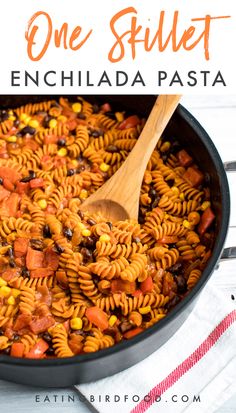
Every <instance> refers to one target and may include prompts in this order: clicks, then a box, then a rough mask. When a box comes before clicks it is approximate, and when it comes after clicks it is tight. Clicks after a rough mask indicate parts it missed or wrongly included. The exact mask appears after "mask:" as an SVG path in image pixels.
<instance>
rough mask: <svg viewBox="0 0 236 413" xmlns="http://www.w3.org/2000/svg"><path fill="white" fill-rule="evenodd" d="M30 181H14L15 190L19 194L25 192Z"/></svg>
mask: <svg viewBox="0 0 236 413" xmlns="http://www.w3.org/2000/svg"><path fill="white" fill-rule="evenodd" d="M29 187H30V183H29V182H19V181H18V182H17V183H16V192H17V193H18V194H20V195H23V194H26V193H27V191H28V190H29Z"/></svg>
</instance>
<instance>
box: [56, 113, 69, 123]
mask: <svg viewBox="0 0 236 413" xmlns="http://www.w3.org/2000/svg"><path fill="white" fill-rule="evenodd" d="M57 120H59V121H60V122H62V123H65V122H66V121H67V117H66V116H64V115H60V116H58V118H57Z"/></svg>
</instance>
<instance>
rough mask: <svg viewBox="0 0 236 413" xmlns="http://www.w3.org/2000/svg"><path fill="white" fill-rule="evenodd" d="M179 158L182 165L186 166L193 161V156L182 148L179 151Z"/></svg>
mask: <svg viewBox="0 0 236 413" xmlns="http://www.w3.org/2000/svg"><path fill="white" fill-rule="evenodd" d="M177 159H178V160H179V163H180V165H182V166H184V167H185V168H186V167H187V166H189V165H191V163H192V162H193V158H191V156H190V155H189V154H188V152H187V151H185V149H182V150H181V151H179V152H178V153H177Z"/></svg>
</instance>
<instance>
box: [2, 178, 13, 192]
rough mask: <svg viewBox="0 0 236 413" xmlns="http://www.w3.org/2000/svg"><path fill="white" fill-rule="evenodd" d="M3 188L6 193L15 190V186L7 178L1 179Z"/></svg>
mask: <svg viewBox="0 0 236 413" xmlns="http://www.w3.org/2000/svg"><path fill="white" fill-rule="evenodd" d="M3 186H4V188H5V189H6V190H7V191H10V192H13V191H14V190H15V185H14V184H13V183H12V182H11V181H10V179H8V178H4V179H3Z"/></svg>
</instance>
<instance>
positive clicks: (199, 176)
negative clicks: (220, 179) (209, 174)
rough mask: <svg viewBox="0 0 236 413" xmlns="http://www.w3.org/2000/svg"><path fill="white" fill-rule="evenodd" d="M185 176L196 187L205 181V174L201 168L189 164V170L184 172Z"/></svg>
mask: <svg viewBox="0 0 236 413" xmlns="http://www.w3.org/2000/svg"><path fill="white" fill-rule="evenodd" d="M183 178H184V179H185V180H186V181H187V182H188V183H189V184H190V185H192V186H193V187H194V188H195V187H197V186H199V185H200V184H201V183H202V182H203V180H204V175H203V173H202V172H201V171H199V169H197V168H194V167H193V166H189V167H188V169H187V171H186V172H184V174H183Z"/></svg>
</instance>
